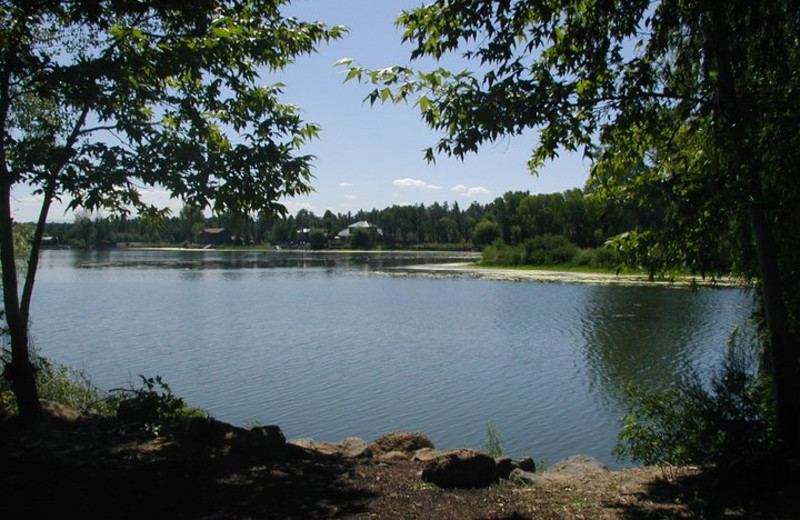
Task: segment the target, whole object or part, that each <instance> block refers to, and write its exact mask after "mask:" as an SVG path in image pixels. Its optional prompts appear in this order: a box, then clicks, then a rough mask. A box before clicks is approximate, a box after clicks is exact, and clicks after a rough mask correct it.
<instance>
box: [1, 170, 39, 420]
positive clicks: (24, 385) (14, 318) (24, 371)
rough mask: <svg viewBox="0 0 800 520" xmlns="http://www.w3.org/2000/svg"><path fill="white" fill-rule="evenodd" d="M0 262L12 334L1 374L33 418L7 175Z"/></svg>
mask: <svg viewBox="0 0 800 520" xmlns="http://www.w3.org/2000/svg"><path fill="white" fill-rule="evenodd" d="M0 262H1V263H2V277H3V304H4V306H5V315H6V322H7V324H8V333H9V336H10V337H11V362H10V363H8V364H7V365H6V366H5V368H4V370H3V376H4V377H6V378H7V379H9V380H10V381H11V386H12V389H13V391H14V396H15V397H16V399H17V406H18V408H19V416H20V419H22V420H23V421H24V422H35V421H37V420H38V419H39V418H40V417H41V415H42V406H41V404H40V403H39V392H38V390H37V388H36V369H35V367H34V366H33V363H31V360H30V349H29V348H28V319H27V316H24V315H23V313H22V312H21V310H20V305H19V296H18V288H17V266H16V257H15V254H14V229H13V220H12V219H11V186H10V183H9V182H8V178H7V175H4V178H3V179H0Z"/></svg>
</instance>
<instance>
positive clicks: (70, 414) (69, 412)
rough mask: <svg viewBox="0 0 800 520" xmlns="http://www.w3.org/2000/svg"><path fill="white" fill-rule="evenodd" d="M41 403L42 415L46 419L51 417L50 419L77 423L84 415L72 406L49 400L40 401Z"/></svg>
mask: <svg viewBox="0 0 800 520" xmlns="http://www.w3.org/2000/svg"><path fill="white" fill-rule="evenodd" d="M39 403H41V405H42V413H43V414H44V415H45V417H49V418H50V419H55V420H57V421H64V422H75V421H79V420H80V419H82V418H83V414H82V413H81V412H80V411H78V410H76V409H75V408H72V407H71V406H67V405H65V404H62V403H57V402H55V401H48V400H47V399H39Z"/></svg>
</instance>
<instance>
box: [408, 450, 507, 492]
mask: <svg viewBox="0 0 800 520" xmlns="http://www.w3.org/2000/svg"><path fill="white" fill-rule="evenodd" d="M422 480H424V481H425V482H430V483H432V484H436V485H437V486H439V487H443V488H475V487H484V486H488V485H489V484H491V483H492V482H494V481H496V480H497V468H496V464H495V462H494V459H493V458H492V457H490V456H489V455H486V454H485V453H481V452H479V451H475V450H469V449H458V450H451V451H447V452H445V453H443V454H442V455H439V456H438V457H434V458H432V459H430V460H428V461H427V462H425V466H424V468H423V469H422Z"/></svg>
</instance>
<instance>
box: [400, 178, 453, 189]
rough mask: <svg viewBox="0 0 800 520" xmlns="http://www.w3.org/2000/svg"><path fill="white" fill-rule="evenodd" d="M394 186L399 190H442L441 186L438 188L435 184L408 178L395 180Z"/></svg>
mask: <svg viewBox="0 0 800 520" xmlns="http://www.w3.org/2000/svg"><path fill="white" fill-rule="evenodd" d="M392 184H394V185H395V186H397V187H398V188H414V189H422V190H440V189H442V187H441V186H436V185H435V184H428V183H427V182H425V181H423V180H422V179H410V178H408V177H406V178H405V179H395V180H393V181H392Z"/></svg>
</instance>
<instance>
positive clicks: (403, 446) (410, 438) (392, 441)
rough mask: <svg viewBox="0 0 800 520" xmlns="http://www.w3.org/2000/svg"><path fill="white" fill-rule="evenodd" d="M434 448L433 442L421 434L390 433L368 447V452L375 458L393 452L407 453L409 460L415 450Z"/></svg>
mask: <svg viewBox="0 0 800 520" xmlns="http://www.w3.org/2000/svg"><path fill="white" fill-rule="evenodd" d="M424 448H431V449H432V448H434V445H433V442H431V440H430V439H429V438H428V437H427V436H426V435H425V434H424V433H422V432H391V433H387V434H385V435H381V436H380V437H378V438H377V439H375V440H374V441H373V442H372V443H371V444H370V445H369V450H370V452H372V454H373V455H374V456H375V457H378V458H380V456H381V455H383V454H386V453H390V452H393V451H400V452H403V453H408V454H409V458H410V457H411V455H412V454H413V453H416V452H417V450H421V449H424Z"/></svg>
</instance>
